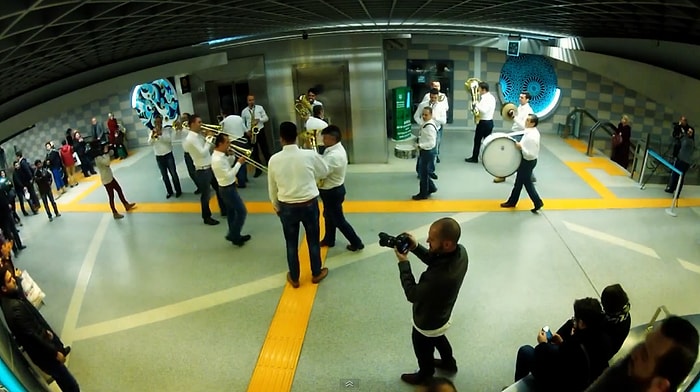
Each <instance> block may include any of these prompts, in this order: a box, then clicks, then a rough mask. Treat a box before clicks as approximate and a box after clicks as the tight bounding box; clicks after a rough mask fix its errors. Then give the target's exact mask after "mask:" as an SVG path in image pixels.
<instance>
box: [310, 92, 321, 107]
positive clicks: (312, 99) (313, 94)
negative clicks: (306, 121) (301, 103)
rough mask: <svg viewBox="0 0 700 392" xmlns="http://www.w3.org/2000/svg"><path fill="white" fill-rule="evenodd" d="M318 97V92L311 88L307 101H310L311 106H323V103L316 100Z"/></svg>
mask: <svg viewBox="0 0 700 392" xmlns="http://www.w3.org/2000/svg"><path fill="white" fill-rule="evenodd" d="M317 95H318V90H317V89H315V88H310V89H309V91H307V92H306V100H307V101H309V103H310V104H311V106H312V107H313V106H323V103H322V102H321V101H317V100H316V96H317Z"/></svg>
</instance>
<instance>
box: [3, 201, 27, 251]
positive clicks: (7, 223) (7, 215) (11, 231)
mask: <svg viewBox="0 0 700 392" xmlns="http://www.w3.org/2000/svg"><path fill="white" fill-rule="evenodd" d="M10 203H11V200H10V199H9V198H8V197H7V194H6V193H5V192H0V229H2V234H3V235H4V236H5V238H6V239H8V240H12V249H13V250H14V251H15V255H16V254H17V253H19V251H21V250H22V249H24V248H26V247H25V246H24V245H22V239H21V238H20V237H19V230H17V223H16V221H15V219H14V218H13V216H12V215H13V214H12V208H11V206H10Z"/></svg>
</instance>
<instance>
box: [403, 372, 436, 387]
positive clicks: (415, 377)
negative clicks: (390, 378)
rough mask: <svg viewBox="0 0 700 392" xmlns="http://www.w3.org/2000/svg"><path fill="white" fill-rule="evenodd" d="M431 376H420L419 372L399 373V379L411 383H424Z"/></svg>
mask: <svg viewBox="0 0 700 392" xmlns="http://www.w3.org/2000/svg"><path fill="white" fill-rule="evenodd" d="M431 378H432V377H425V376H421V375H420V373H404V374H402V375H401V381H403V382H406V383H409V384H411V385H425V384H427V383H428V381H430V379H431Z"/></svg>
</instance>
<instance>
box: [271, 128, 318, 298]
mask: <svg viewBox="0 0 700 392" xmlns="http://www.w3.org/2000/svg"><path fill="white" fill-rule="evenodd" d="M296 140H297V126H296V125H294V124H293V123H291V122H288V121H285V122H283V123H282V124H280V142H281V143H282V151H280V152H278V153H276V154H274V155H273V156H272V157H271V158H270V162H269V166H268V173H267V185H268V192H269V194H270V201H271V202H272V207H273V208H274V209H275V212H277V216H279V218H280V221H281V222H282V230H283V231H284V240H285V242H286V244H287V265H288V267H289V273H287V281H288V282H289V283H290V284H291V285H292V287H294V288H297V287H299V224H300V223H301V224H302V225H304V231H305V232H306V243H307V244H308V246H309V258H310V261H311V274H312V275H313V277H312V278H311V281H312V282H313V283H319V282H320V281H322V280H323V279H324V278H325V277H326V276H327V275H328V268H323V265H322V262H321V246H320V244H319V240H320V238H319V236H320V235H321V234H320V231H321V230H320V228H319V223H318V220H319V210H318V194H319V192H318V188H317V187H316V180H319V179H321V178H324V177H326V176H327V175H328V166H327V165H326V163H325V162H324V161H323V159H322V158H321V156H320V155H319V154H317V153H316V152H315V151H311V150H303V149H300V148H299V146H297V144H296Z"/></svg>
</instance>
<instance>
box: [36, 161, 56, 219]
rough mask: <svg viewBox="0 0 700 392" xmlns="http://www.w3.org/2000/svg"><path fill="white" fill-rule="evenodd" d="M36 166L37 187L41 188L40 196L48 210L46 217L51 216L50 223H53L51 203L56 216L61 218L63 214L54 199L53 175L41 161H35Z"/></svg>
mask: <svg viewBox="0 0 700 392" xmlns="http://www.w3.org/2000/svg"><path fill="white" fill-rule="evenodd" d="M34 166H35V167H36V170H35V171H34V178H35V179H36V186H37V188H39V194H40V195H41V200H42V201H43V202H44V209H45V210H46V215H48V216H49V222H53V216H51V210H50V209H49V201H50V202H51V206H53V212H54V214H56V217H59V216H61V214H60V213H59V212H58V206H56V201H55V200H54V199H53V192H51V173H49V171H48V170H46V167H45V166H44V165H43V164H42V162H41V159H37V160H36V161H34Z"/></svg>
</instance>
